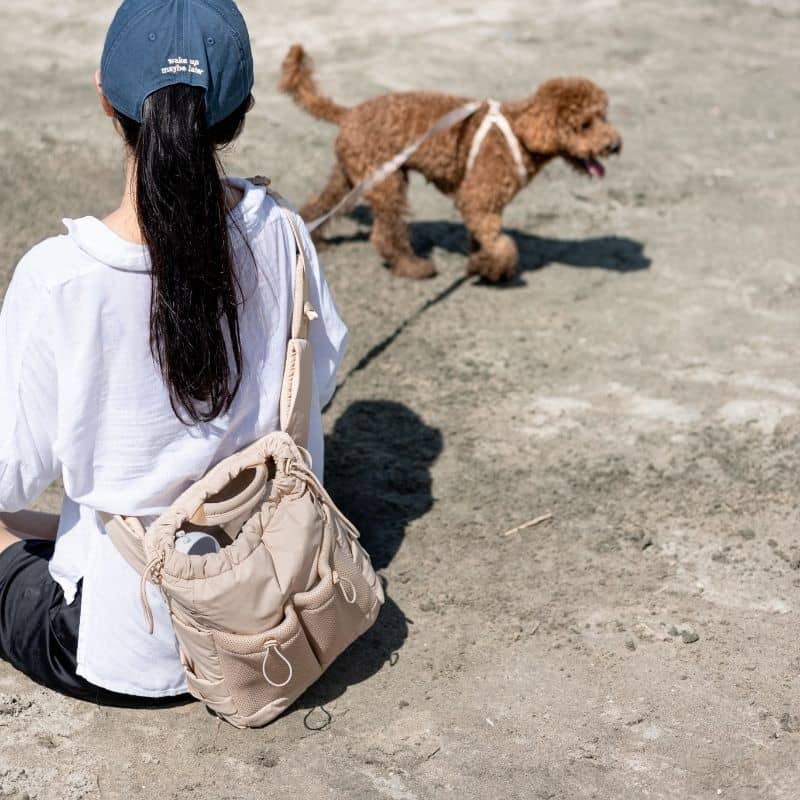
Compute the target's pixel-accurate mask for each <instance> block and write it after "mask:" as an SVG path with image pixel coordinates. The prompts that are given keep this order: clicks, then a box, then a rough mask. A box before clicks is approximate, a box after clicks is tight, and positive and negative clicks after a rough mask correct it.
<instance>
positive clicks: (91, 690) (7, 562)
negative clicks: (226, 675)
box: [0, 539, 191, 708]
mask: <svg viewBox="0 0 800 800" xmlns="http://www.w3.org/2000/svg"><path fill="white" fill-rule="evenodd" d="M52 556H53V543H52V542H45V541H41V540H35V539H34V540H29V541H24V542H18V543H16V544H12V545H11V547H8V548H6V549H5V550H4V551H3V552H2V553H0V658H3V659H5V660H6V661H8V662H9V663H10V664H11V665H12V666H14V667H16V669H18V670H19V671H20V672H24V673H25V674H26V675H27V676H28V677H29V678H31V679H33V680H34V681H36V682H37V683H40V684H42V686H47V687H48V688H49V689H54V690H55V691H57V692H61V693H62V694H66V695H69V696H70V697H77V698H78V699H80V700H89V701H90V702H93V703H99V704H101V705H109V706H123V707H127V708H143V707H149V708H163V707H165V706H172V705H177V704H180V703H185V702H187V701H189V700H191V697H190V695H186V694H183V695H178V696H177V697H139V696H137V695H129V694H120V693H118V692H112V691H110V690H108V689H103V688H101V687H99V686H95V685H94V684H92V683H89V681H87V680H85V679H84V678H82V677H81V676H80V675H78V674H77V673H76V672H75V669H76V666H77V651H78V623H79V621H80V616H81V586H80V584H79V585H78V591H77V594H76V595H75V600H74V601H73V602H72V604H71V605H67V603H66V602H65V600H64V592H63V591H62V589H61V587H60V586H59V585H58V583H56V581H54V580H53V578H52V577H51V576H50V572H49V570H48V562H49V561H50V559H51V558H52Z"/></svg>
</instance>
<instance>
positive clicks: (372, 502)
mask: <svg viewBox="0 0 800 800" xmlns="http://www.w3.org/2000/svg"><path fill="white" fill-rule="evenodd" d="M441 451H442V434H441V432H440V431H439V430H438V429H437V428H433V427H431V426H430V425H426V424H425V423H424V422H423V421H422V419H420V417H419V416H418V415H417V414H415V413H414V412H413V411H412V410H411V409H409V408H408V407H407V406H405V405H403V404H402V403H396V402H393V401H390V400H359V401H357V402H355V403H353V404H352V405H350V406H348V408H347V409H346V410H345V411H344V413H343V414H342V415H341V416H340V417H339V419H337V420H336V423H335V425H334V427H333V431H332V432H331V434H330V435H329V436H327V437H326V440H325V484H326V488H327V489H328V491H329V492H330V494H331V496H332V497H333V499H334V500H335V502H336V503H337V505H338V506H339V508H340V509H341V510H342V512H343V513H344V514H345V515H346V516H347V517H349V518H350V519H351V520H352V521H353V522H354V523H355V525H356V527H357V528H358V529H359V530H360V531H361V544H362V545H363V546H364V548H365V549H366V550H367V552H368V553H369V554H370V557H371V558H372V564H373V566H374V567H375V569H376V570H380V569H382V568H384V567H386V566H387V565H388V564H389V563H390V562H391V560H392V559H393V558H394V556H395V554H396V553H397V551H398V549H399V548H400V545H401V543H402V541H403V537H404V536H405V533H406V527H407V526H408V524H409V523H410V522H412V521H413V520H415V519H417V518H419V517H421V516H422V515H423V514H425V513H426V512H427V511H429V510H430V508H431V507H432V506H433V496H432V494H431V474H430V467H431V465H432V464H433V462H434V461H435V460H436V459H437V458H438V456H439V454H440V453H441ZM383 584H384V590H387V589H388V586H387V582H386V580H385V579H383ZM409 624H412V623H411V621H410V620H409V619H408V618H407V617H406V616H405V614H403V612H402V610H401V609H400V608H399V607H398V606H397V604H396V603H395V602H394V601H393V600H392V599H391V597H389V593H388V591H386V602H385V603H384V605H383V608H382V609H381V612H380V614H379V615H378V619H377V620H376V622H375V624H374V625H373V626H372V628H370V630H369V631H367V633H365V634H364V635H363V636H362V637H361V638H359V639H358V640H357V641H355V642H354V643H353V644H352V645H351V646H350V647H349V648H348V649H347V650H345V651H344V653H342V655H340V656H339V658H337V659H336V661H334V662H333V664H332V665H331V666H330V667H329V668H328V670H327V671H326V672H325V674H324V675H323V676H322V678H320V680H319V681H317V683H315V684H314V685H313V686H312V687H311V688H310V689H309V690H308V691H307V692H306V693H305V694H304V695H303V696H302V697H301V698H300V699H299V700H298V706H299V707H301V708H313V707H316V706H322V705H324V704H325V703H329V702H331V701H332V700H334V699H335V698H337V697H339V696H340V695H341V694H342V693H343V692H344V691H345V689H346V688H347V687H348V686H349V685H351V684H354V683H360V682H361V681H363V680H366V679H367V678H369V677H370V676H372V675H374V674H375V673H376V672H378V670H380V669H381V667H382V666H383V665H384V664H385V663H386V662H387V661H389V662H390V663H394V660H395V659H396V658H397V651H398V650H399V649H400V647H401V646H402V645H403V642H404V641H405V639H406V636H407V635H408V625H409Z"/></svg>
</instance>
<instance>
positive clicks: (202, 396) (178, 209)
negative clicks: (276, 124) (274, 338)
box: [116, 84, 251, 424]
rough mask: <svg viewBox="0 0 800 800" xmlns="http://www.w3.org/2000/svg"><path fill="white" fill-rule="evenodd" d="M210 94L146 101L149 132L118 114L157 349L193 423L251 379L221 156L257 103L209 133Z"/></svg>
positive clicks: (171, 90) (183, 93) (165, 92)
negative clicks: (246, 371)
mask: <svg viewBox="0 0 800 800" xmlns="http://www.w3.org/2000/svg"><path fill="white" fill-rule="evenodd" d="M204 94H205V92H204V90H203V89H201V88H199V87H194V86H188V85H185V84H174V85H171V86H167V87H164V88H163V89H159V90H158V91H156V92H153V93H152V94H151V95H149V96H148V97H147V99H146V100H145V102H144V106H143V108H142V122H141V123H137V122H135V121H134V120H132V119H129V118H128V117H125V116H123V115H121V114H120V113H119V112H117V115H116V116H117V120H118V121H119V124H120V127H121V128H122V132H123V136H124V138H125V140H126V143H127V144H128V146H129V147H130V148H131V150H132V151H133V154H134V158H135V178H134V180H135V183H134V196H135V205H136V215H137V219H138V223H139V228H140V231H141V234H142V238H143V239H144V242H145V244H146V245H147V247H148V250H149V254H150V269H151V276H152V282H151V296H150V350H151V352H152V354H153V358H154V359H155V362H156V364H157V365H158V367H159V369H160V370H161V374H162V376H163V378H164V383H165V385H166V387H167V389H168V391H169V397H170V402H171V404H172V409H173V411H174V412H175V414H176V416H177V417H178V418H179V419H181V421H183V422H185V423H186V424H191V423H198V422H208V421H210V420H212V419H214V418H215V417H217V416H219V415H220V414H222V413H223V412H225V411H227V410H228V409H229V408H230V405H231V403H232V402H233V398H234V395H235V394H236V391H237V389H238V388H239V384H240V382H241V373H242V346H241V341H240V337H239V317H238V307H239V303H240V291H239V284H238V281H237V277H236V273H235V270H234V261H233V253H232V249H231V241H230V235H229V232H228V208H227V202H226V195H225V187H224V184H223V181H222V179H221V175H220V173H221V165H220V163H219V160H218V157H217V150H218V149H219V148H220V147H223V146H224V145H226V144H229V143H230V142H231V141H233V139H235V138H236V136H237V135H238V134H239V132H240V130H241V128H242V126H243V123H244V116H245V113H246V112H247V110H248V109H249V107H250V104H251V98H250V97H248V99H247V100H246V101H245V102H244V103H243V104H242V105H241V106H240V107H239V108H238V109H236V111H234V112H233V114H231V115H230V116H229V117H227V118H226V119H224V120H222V121H221V122H219V123H217V124H216V125H214V126H212V127H208V126H207V124H206V121H205V99H204Z"/></svg>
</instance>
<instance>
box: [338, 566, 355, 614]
mask: <svg viewBox="0 0 800 800" xmlns="http://www.w3.org/2000/svg"><path fill="white" fill-rule="evenodd" d="M333 585H334V586H337V585H338V586H339V588H340V589H341V590H342V595H343V596H344V599H345V601H346V602H347V603H349V604H350V605H353V603H355V601H356V587H355V584H354V583H353V581H351V580H350V579H349V578H343V577H342V576H341V575H340V574H339V573H338V572H337V571H336V570H334V571H333ZM345 586H349V587H350V594H348V593H347V592H346V591H345V588H344V587H345Z"/></svg>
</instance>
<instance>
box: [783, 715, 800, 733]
mask: <svg viewBox="0 0 800 800" xmlns="http://www.w3.org/2000/svg"><path fill="white" fill-rule="evenodd" d="M780 722H781V730H784V731H786V733H800V717H798V716H797V715H795V714H790V713H789V712H788V711H786V712H784V713H783V714H781V720H780Z"/></svg>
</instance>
